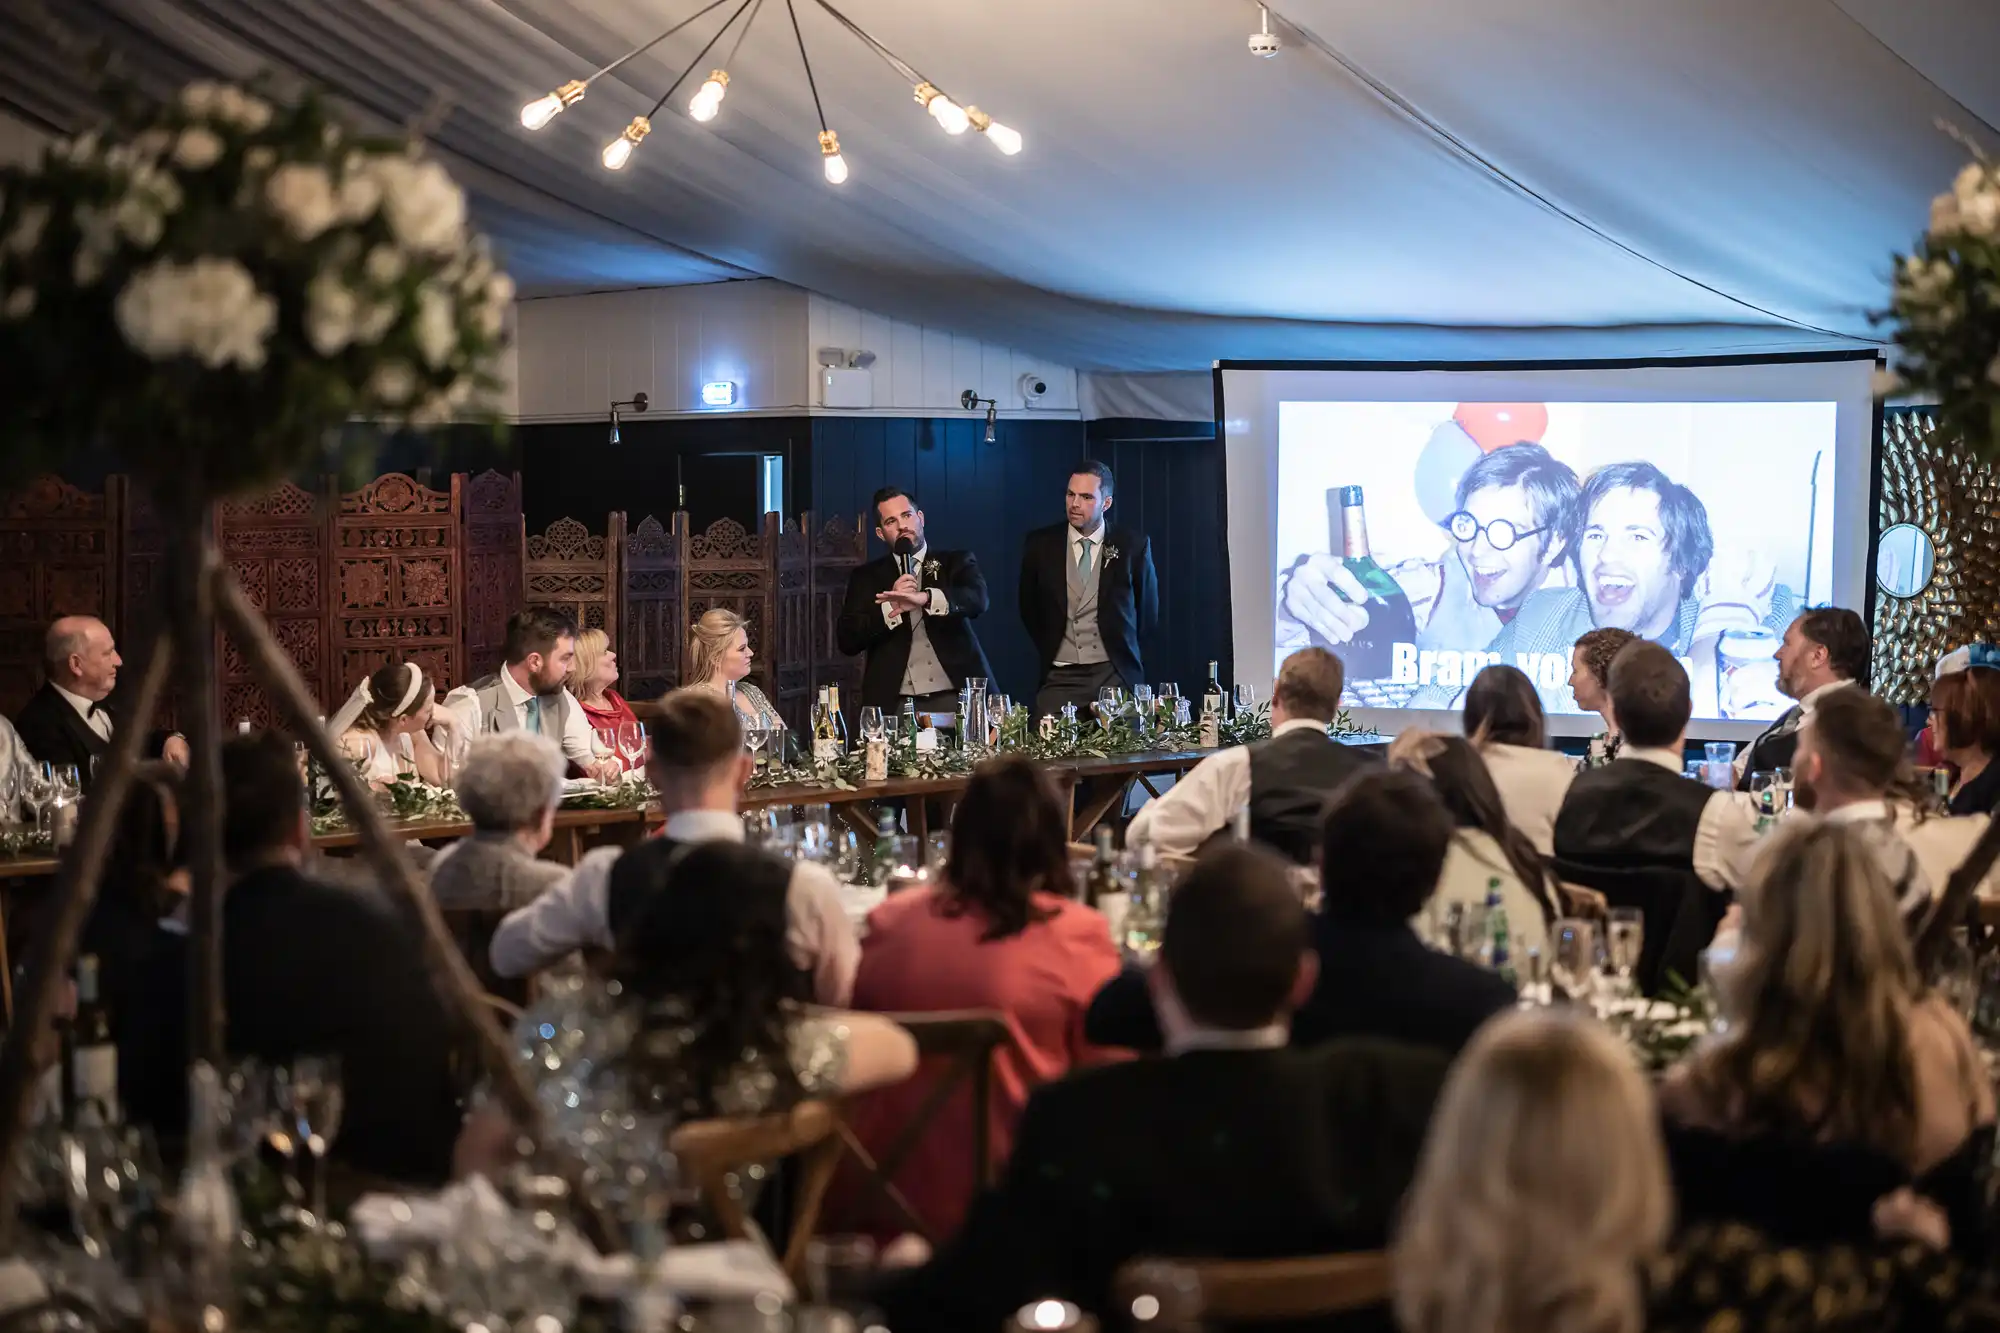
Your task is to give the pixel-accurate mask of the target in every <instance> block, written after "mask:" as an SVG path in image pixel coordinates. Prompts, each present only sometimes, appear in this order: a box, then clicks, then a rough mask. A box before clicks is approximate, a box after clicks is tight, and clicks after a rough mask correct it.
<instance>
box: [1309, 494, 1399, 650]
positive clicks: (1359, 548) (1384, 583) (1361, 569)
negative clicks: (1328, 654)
mask: <svg viewBox="0 0 2000 1333" xmlns="http://www.w3.org/2000/svg"><path fill="white" fill-rule="evenodd" d="M1327 497H1328V499H1332V500H1337V502H1338V507H1339V510H1340V543H1341V545H1340V554H1341V563H1343V564H1345V565H1346V566H1347V572H1348V573H1350V574H1352V575H1353V576H1354V580H1355V582H1357V583H1359V584H1360V585H1361V588H1362V591H1364V592H1366V593H1367V594H1368V600H1367V601H1365V602H1363V603H1362V609H1363V610H1365V611H1367V612H1368V623H1367V624H1366V625H1363V626H1362V627H1361V629H1360V630H1359V631H1358V632H1357V633H1356V634H1355V635H1354V637H1353V638H1351V639H1349V640H1348V641H1347V642H1346V643H1327V642H1326V641H1325V640H1323V639H1321V638H1320V637H1319V636H1318V635H1317V634H1315V635H1314V636H1313V642H1314V643H1315V644H1317V645H1318V646H1319V647H1322V648H1331V649H1333V651H1334V652H1335V653H1336V654H1337V655H1338V656H1339V657H1340V662H1341V665H1342V666H1344V667H1345V668H1347V676H1348V679H1350V680H1386V679H1388V678H1389V675H1390V672H1391V671H1392V669H1393V667H1394V663H1395V650H1396V645H1397V644H1399V643H1415V642H1416V641H1417V617H1416V614H1415V613H1414V612H1413V611H1411V610H1410V598H1409V595H1408V594H1407V593H1405V592H1404V591H1403V589H1402V587H1401V585H1399V584H1398V583H1397V582H1396V580H1394V579H1392V578H1390V577H1389V571H1387V570H1386V569H1383V568H1382V566H1380V565H1378V564H1376V563H1375V557H1374V556H1373V555H1371V554H1369V550H1368V514H1367V511H1366V510H1365V509H1364V508H1363V506H1362V502H1361V488H1360V487H1359V486H1340V487H1336V488H1335V489H1333V490H1330V491H1328V492H1327Z"/></svg>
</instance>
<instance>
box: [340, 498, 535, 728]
mask: <svg viewBox="0 0 2000 1333" xmlns="http://www.w3.org/2000/svg"><path fill="white" fill-rule="evenodd" d="M464 480H465V479H464V477H463V476H461V475H454V476H453V477H452V479H451V489H449V490H443V491H440V490H433V489H431V488H430V487H428V486H425V485H422V484H420V483H419V482H417V481H416V480H415V479H414V478H411V477H407V476H404V475H403V474H402V473H400V472H391V473H388V474H387V475H385V476H381V477H377V478H376V479H375V480H374V481H371V482H369V483H368V484H367V485H366V486H363V487H362V488H361V489H360V490H358V491H344V492H343V491H340V490H339V489H338V486H337V484H330V485H329V495H330V498H331V500H332V509H333V521H332V524H331V528H330V532H329V537H328V559H329V562H330V564H329V569H330V571H331V574H332V583H333V586H332V596H331V598H330V607H329V616H330V621H331V623H330V625H329V630H330V633H329V636H328V638H329V642H330V644H331V646H332V649H333V653H332V657H333V668H332V672H331V675H330V677H329V679H328V681H327V684H328V687H329V693H328V695H327V696H326V698H327V699H328V700H332V701H336V702H337V701H338V700H340V699H343V698H345V697H346V696H347V694H348V692H349V691H350V690H352V689H353V688H354V687H355V685H356V684H357V683H359V682H360V681H361V680H362V679H363V678H364V677H366V676H368V675H369V674H370V673H372V672H373V671H375V669H376V668H378V667H380V666H383V665H384V664H386V663H388V662H391V661H409V662H415V663H416V664H417V665H418V666H420V667H422V668H423V669H424V671H425V673H426V674H427V675H429V676H430V678H431V683H432V685H433V686H434V687H435V688H436V689H437V690H438V692H439V693H442V692H444V691H445V690H448V689H450V688H451V687H453V686H454V685H462V684H464V683H465V682H466V681H468V680H471V679H473V677H474V675H475V674H476V673H478V672H481V671H484V670H486V669H488V667H489V665H490V664H487V663H480V664H476V665H475V664H472V663H469V662H468V661H467V660H466V658H467V651H466V643H465V637H464V632H463V628H462V616H463V608H464V601H463V598H462V596H461V594H462V591H463V589H464V583H463V581H462V578H463V575H462V572H461V567H460V561H461V560H462V559H463V557H464V549H463V547H462V546H461V544H460V542H461V528H460V521H459V520H460V514H461V503H462V491H463V483H464ZM514 531H515V532H516V533H518V532H519V531H520V524H519V522H518V521H517V522H516V523H515V525H514ZM509 586H510V587H519V586H520V585H519V583H518V582H517V583H514V584H511V585H509ZM510 609H511V608H510Z"/></svg>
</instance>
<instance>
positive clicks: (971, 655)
mask: <svg viewBox="0 0 2000 1333" xmlns="http://www.w3.org/2000/svg"><path fill="white" fill-rule="evenodd" d="M874 506H875V535H876V536H877V537H878V538H880V539H881V541H882V543H883V545H885V546H887V547H888V548H889V554H888V555H885V556H883V557H881V558H880V559H877V560H871V561H869V562H868V563H867V564H865V565H860V566H857V567H856V568H855V570H854V572H853V573H852V574H849V575H848V576H847V597H846V600H845V601H844V602H843V603H842V605H841V608H840V621H839V623H838V624H837V625H836V626H835V629H834V637H835V639H836V640H837V641H838V644H839V647H840V651H841V652H843V653H846V654H848V655H849V656H853V655H855V654H861V653H865V654H866V655H867V661H866V663H865V664H864V665H863V667H862V671H861V703H862V706H863V707H874V708H880V709H883V710H884V711H894V710H895V709H896V708H897V707H898V706H899V704H900V701H901V700H902V699H903V697H904V696H906V695H909V696H914V697H915V698H916V701H917V711H918V712H920V713H945V714H950V713H953V712H955V711H956V710H957V707H958V691H959V688H960V687H961V686H963V685H964V684H965V682H966V681H967V680H968V679H970V678H973V677H990V676H991V675H992V674H993V673H992V669H991V668H990V667H988V666H987V664H986V651H985V649H983V648H981V647H980V646H979V636H978V635H976V634H974V633H973V632H972V618H973V617H974V616H977V615H979V614H981V613H982V612H984V611H985V610H986V578H985V576H984V575H982V574H981V573H980V572H979V561H978V560H977V559H975V558H974V557H973V554H972V552H970V551H934V550H932V549H931V548H930V546H929V544H928V543H927V542H926V541H925V540H924V511H923V510H921V509H919V508H917V505H916V501H915V500H913V499H911V498H910V496H909V494H908V493H907V492H905V491H904V490H903V489H902V488H901V487H897V486H884V487H883V488H882V489H881V490H879V491H876V492H875V495H874Z"/></svg>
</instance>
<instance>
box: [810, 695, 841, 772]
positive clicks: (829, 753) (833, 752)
mask: <svg viewBox="0 0 2000 1333" xmlns="http://www.w3.org/2000/svg"><path fill="white" fill-rule="evenodd" d="M831 689H832V686H829V685H822V686H820V687H819V702H818V703H816V704H814V705H813V762H814V763H816V764H833V763H838V762H840V738H839V737H838V736H837V735H835V734H834V730H833V708H832V706H831V705H830V703H829V702H828V692H829V691H830V690H831Z"/></svg>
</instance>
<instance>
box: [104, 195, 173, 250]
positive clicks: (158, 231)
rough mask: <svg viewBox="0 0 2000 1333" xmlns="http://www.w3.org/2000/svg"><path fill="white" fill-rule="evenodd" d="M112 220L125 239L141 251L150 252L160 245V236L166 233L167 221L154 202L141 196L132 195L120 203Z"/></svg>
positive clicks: (113, 213) (114, 211) (114, 210)
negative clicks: (154, 205)
mask: <svg viewBox="0 0 2000 1333" xmlns="http://www.w3.org/2000/svg"><path fill="white" fill-rule="evenodd" d="M111 220H112V222H113V223H114V224H115V225H116V226H117V228H118V230H119V231H121V232H123V233H124V235H125V239H126V240H128V241H130V242H132V244H133V245H135V246H137V247H138V248H139V249H141V250H150V249H152V248H153V247H154V246H156V245H158V244H159V243H160V236H161V235H162V234H163V233H164V232H165V231H166V221H165V219H163V218H162V217H161V216H160V213H159V210H158V209H156V208H154V207H153V205H152V202H151V201H150V200H147V199H145V198H143V197H141V196H139V195H136V194H130V195H127V196H125V198H124V199H122V200H120V201H119V204H118V207H117V208H115V209H113V210H112V213H111Z"/></svg>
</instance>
